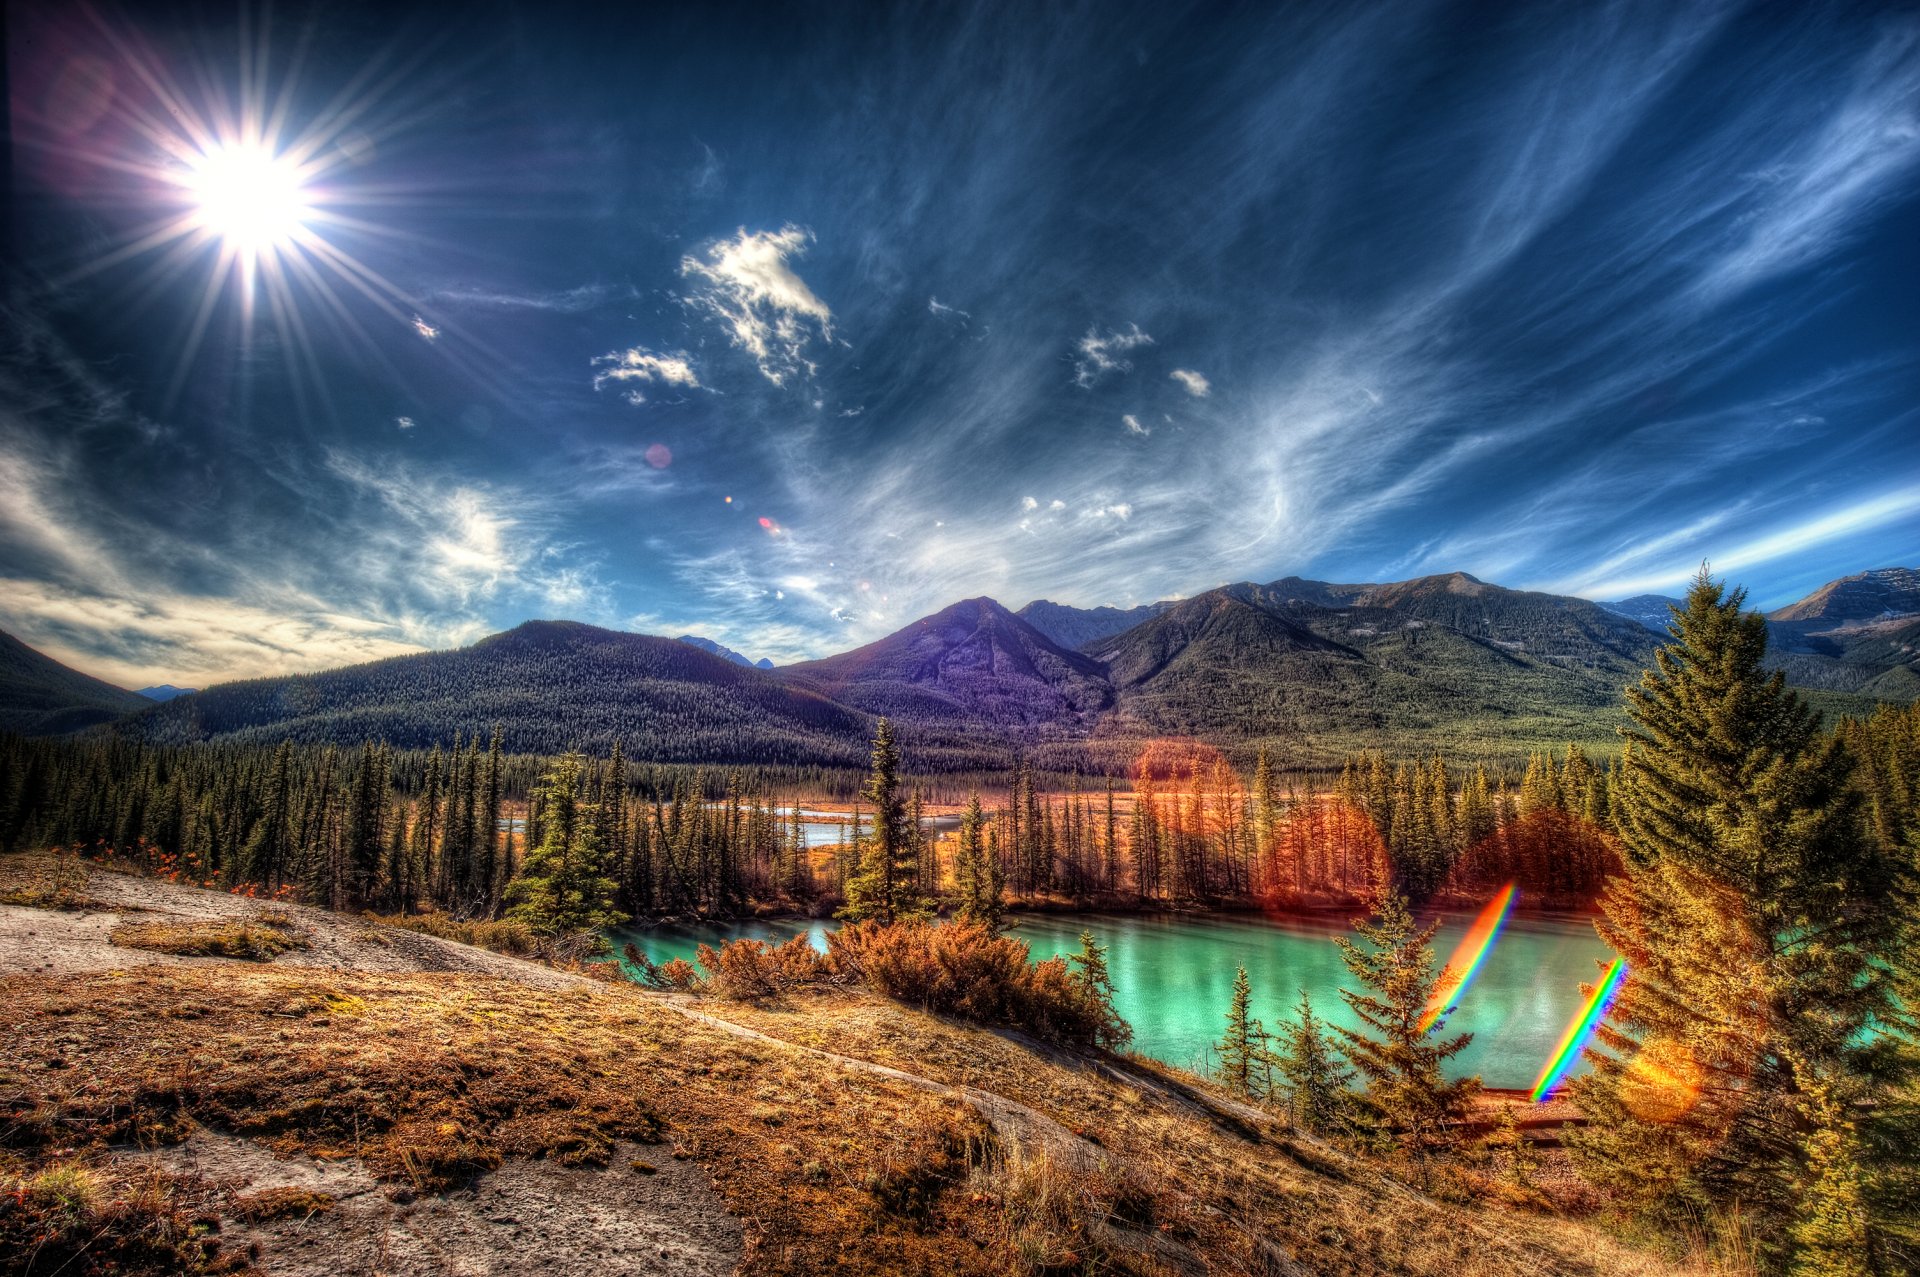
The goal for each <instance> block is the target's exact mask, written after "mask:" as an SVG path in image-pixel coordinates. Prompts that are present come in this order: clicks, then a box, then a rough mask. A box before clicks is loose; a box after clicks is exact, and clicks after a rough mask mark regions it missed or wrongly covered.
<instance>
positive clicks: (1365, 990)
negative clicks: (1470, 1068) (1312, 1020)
mask: <svg viewBox="0 0 1920 1277" xmlns="http://www.w3.org/2000/svg"><path fill="white" fill-rule="evenodd" d="M1439 928H1440V924H1439V923H1437V922H1436V923H1430V924H1429V925H1427V926H1425V927H1419V926H1416V925H1415V923H1414V920H1413V915H1412V914H1411V913H1410V912H1408V909H1407V902H1406V898H1405V897H1403V896H1400V895H1397V894H1395V893H1392V892H1389V893H1387V894H1386V895H1384V896H1382V897H1381V899H1380V900H1379V902H1378V903H1377V904H1376V905H1375V906H1374V910H1373V914H1372V916H1371V917H1370V918H1363V919H1359V920H1357V921H1355V923H1354V931H1355V932H1356V933H1358V935H1359V941H1358V942H1355V941H1354V940H1351V939H1348V938H1347V937H1345V936H1342V937H1341V938H1340V940H1339V942H1338V943H1339V945H1340V958H1341V961H1342V962H1344V963H1345V964H1346V968H1347V971H1348V972H1349V973H1350V974H1351V975H1352V976H1353V977H1354V979H1356V980H1358V981H1359V982H1360V985H1361V988H1360V989H1359V990H1358V991H1356V990H1352V989H1342V990H1340V996H1341V998H1342V999H1344V1000H1345V1001H1346V1004H1347V1005H1348V1006H1349V1007H1351V1008H1353V1012H1354V1014H1355V1015H1357V1016H1358V1017H1359V1018H1360V1022H1361V1024H1362V1026H1363V1028H1362V1029H1361V1030H1354V1029H1348V1028H1343V1027H1336V1028H1335V1029H1334V1033H1335V1034H1336V1035H1337V1041H1338V1042H1339V1044H1340V1051H1341V1053H1342V1054H1344V1055H1345V1056H1346V1057H1347V1059H1348V1060H1349V1061H1351V1062H1352V1064H1353V1066H1354V1068H1355V1069H1357V1070H1358V1071H1359V1073H1360V1076H1361V1077H1362V1078H1364V1079H1365V1080H1366V1092H1365V1094H1364V1095H1363V1096H1362V1097H1361V1101H1360V1102H1361V1104H1362V1106H1363V1108H1364V1109H1365V1111H1366V1112H1367V1114H1368V1115H1369V1116H1370V1117H1371V1119H1372V1122H1373V1125H1374V1126H1375V1128H1376V1129H1377V1130H1379V1131H1381V1132H1382V1133H1384V1134H1397V1135H1400V1136H1402V1137H1404V1141H1405V1142H1406V1143H1407V1145H1408V1146H1410V1147H1411V1148H1412V1149H1413V1151H1414V1152H1415V1153H1416V1154H1423V1153H1424V1152H1425V1150H1426V1148H1427V1147H1428V1146H1429V1145H1430V1144H1432V1143H1435V1142H1437V1141H1438V1140H1439V1139H1441V1138H1442V1137H1443V1136H1444V1134H1445V1132H1446V1129H1447V1127H1448V1125H1449V1124H1450V1123H1453V1122H1455V1121H1457V1120H1458V1119H1460V1118H1461V1117H1462V1116H1463V1115H1464V1113H1465V1111H1466V1107H1467V1105H1468V1103H1469V1102H1470V1101H1471V1100H1472V1098H1473V1095H1474V1094H1475V1093H1476V1092H1477V1091H1478V1090H1479V1089H1480V1079H1479V1078H1477V1077H1469V1078H1457V1079H1454V1080H1452V1081H1448V1080H1447V1079H1446V1078H1445V1077H1444V1076H1442V1072H1441V1070H1442V1066H1444V1065H1445V1064H1446V1062H1447V1061H1448V1060H1450V1059H1452V1058H1453V1057H1454V1056H1456V1055H1458V1054H1459V1053H1460V1052H1461V1051H1462V1050H1464V1049H1465V1048H1466V1045H1467V1043H1469V1042H1470V1041H1472V1040H1473V1035H1472V1034H1471V1033H1462V1034H1460V1035H1458V1036H1457V1037H1453V1038H1445V1037H1443V1036H1442V1035H1443V1034H1444V1032H1445V1029H1446V1017H1445V1016H1441V1017H1440V1018H1439V1019H1438V1020H1436V1021H1435V1022H1434V1023H1433V1024H1432V1025H1430V1026H1427V1027H1422V1025H1421V1019H1422V1017H1423V1016H1424V1015H1425V1013H1426V1008H1427V1002H1428V999H1429V998H1430V997H1431V996H1432V994H1433V990H1434V986H1435V983H1436V981H1437V980H1438V977H1439V974H1440V973H1439V972H1438V971H1437V970H1436V969H1435V958H1434V954H1433V937H1434V934H1435V933H1436V932H1437V931H1438V930H1439Z"/></svg>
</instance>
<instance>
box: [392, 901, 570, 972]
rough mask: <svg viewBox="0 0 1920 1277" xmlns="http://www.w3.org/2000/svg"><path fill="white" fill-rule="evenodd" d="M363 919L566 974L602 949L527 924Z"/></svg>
mask: <svg viewBox="0 0 1920 1277" xmlns="http://www.w3.org/2000/svg"><path fill="white" fill-rule="evenodd" d="M366 916H367V917H368V918H369V919H370V920H372V921H374V922H378V923H381V924H383V925H385V926H389V927H399V928H400V929H402V930H404V931H418V932H420V933H421V934H422V935H429V936H432V937H434V938H435V939H437V940H451V941H453V942H454V943H455V944H469V945H472V946H473V947H474V948H476V949H488V950H491V951H492V952H494V953H504V954H507V955H508V956H509V957H514V958H532V959H534V960H535V961H538V962H546V963H549V964H551V965H553V966H556V967H560V968H562V969H564V970H569V971H584V970H585V968H586V967H587V966H588V965H590V964H591V960H592V959H593V958H594V957H596V956H598V955H599V953H600V952H601V951H602V948H603V945H604V942H603V941H601V940H600V938H599V937H598V936H596V935H592V934H580V935H571V936H543V935H539V934H537V933H536V932H535V931H534V930H533V928H531V927H529V926H528V925H527V924H526V923H524V922H517V921H515V920H513V919H510V918H497V919H496V918H455V917H453V916H452V915H450V914H445V913H439V912H433V913H394V914H379V913H369V914H367V915H366Z"/></svg>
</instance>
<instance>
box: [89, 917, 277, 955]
mask: <svg viewBox="0 0 1920 1277" xmlns="http://www.w3.org/2000/svg"><path fill="white" fill-rule="evenodd" d="M107 938H108V939H109V940H111V941H112V942H113V943H114V944H117V945H119V946H120V947H121V948H123V949H147V950H150V951H152V952H154V953H171V954H178V955H181V956H186V957H197V958H245V959H248V960H251V961H254V962H271V961H272V960H273V959H275V958H277V957H279V956H280V955H281V954H283V953H286V952H288V951H289V950H293V949H304V948H306V947H307V941H306V938H305V937H303V936H302V935H301V934H300V933H299V932H298V931H296V930H294V929H293V920H292V919H291V918H290V917H288V916H287V915H286V914H284V913H263V914H260V915H258V916H257V917H253V918H193V919H182V920H179V921H171V922H123V923H121V924H120V925H119V926H117V927H115V928H114V929H113V930H112V931H111V932H109V933H108V935H107Z"/></svg>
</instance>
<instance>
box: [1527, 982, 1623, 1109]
mask: <svg viewBox="0 0 1920 1277" xmlns="http://www.w3.org/2000/svg"><path fill="white" fill-rule="evenodd" d="M1626 975H1627V964H1626V963H1625V962H1623V961H1621V960H1620V959H1619V958H1615V959H1614V960H1613V961H1612V962H1611V963H1609V964H1608V966H1607V970H1606V973H1605V974H1604V975H1602V976H1601V977H1600V983H1599V984H1597V985H1595V986H1594V989H1593V996H1592V997H1591V998H1588V999H1587V1005H1586V1006H1584V1007H1582V1008H1581V1009H1580V1014H1579V1015H1577V1016H1575V1017H1574V1019H1573V1023H1571V1024H1569V1025H1568V1026H1567V1031H1566V1032H1565V1033H1563V1034H1562V1035H1561V1036H1560V1044H1559V1045H1558V1046H1556V1047H1555V1048H1554V1049H1553V1055H1552V1057H1551V1058H1550V1059H1548V1061H1547V1065H1546V1067H1545V1068H1543V1069H1541V1070H1540V1076H1539V1078H1538V1079H1536V1080H1535V1082H1534V1084H1533V1090H1532V1092H1531V1093H1530V1094H1529V1096H1528V1098H1530V1099H1531V1100H1532V1101H1533V1102H1534V1103H1535V1104H1538V1103H1539V1102H1540V1101H1541V1100H1544V1099H1546V1098H1547V1097H1548V1096H1549V1095H1551V1094H1553V1090H1554V1088H1555V1087H1557V1086H1559V1085H1560V1080H1561V1079H1562V1078H1564V1077H1565V1076H1566V1075H1567V1071H1568V1070H1569V1069H1571V1068H1572V1067H1573V1065H1574V1062H1575V1061H1576V1060H1578V1059H1579V1058H1580V1051H1581V1048H1583V1047H1585V1046H1586V1044H1587V1039H1588V1038H1590V1037H1592V1036H1593V1030H1594V1026H1596V1025H1598V1024H1599V1023H1600V1020H1601V1017H1602V1016H1604V1015H1606V1013H1607V1008H1608V1007H1609V1006H1610V1005H1612V1003H1613V995H1614V994H1615V993H1617V992H1619V990H1620V982H1621V981H1622V980H1624V979H1626Z"/></svg>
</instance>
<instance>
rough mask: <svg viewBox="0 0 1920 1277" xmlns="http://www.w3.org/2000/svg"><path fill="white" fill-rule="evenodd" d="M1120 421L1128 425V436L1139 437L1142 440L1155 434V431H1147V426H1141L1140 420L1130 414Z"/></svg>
mask: <svg viewBox="0 0 1920 1277" xmlns="http://www.w3.org/2000/svg"><path fill="white" fill-rule="evenodd" d="M1120 420H1121V421H1123V422H1125V423H1126V426H1127V433H1128V434H1135V435H1139V436H1140V437H1141V438H1143V439H1144V438H1145V437H1146V436H1148V435H1150V434H1152V433H1153V431H1151V430H1149V429H1147V428H1146V427H1145V426H1143V425H1141V424H1140V418H1138V417H1136V416H1134V415H1133V414H1132V413H1130V412H1129V413H1127V414H1126V415H1124V416H1122V417H1121V418H1120Z"/></svg>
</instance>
